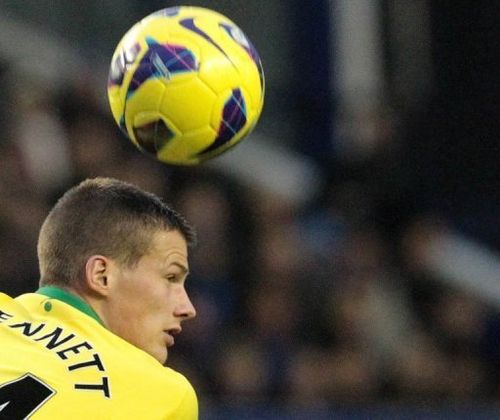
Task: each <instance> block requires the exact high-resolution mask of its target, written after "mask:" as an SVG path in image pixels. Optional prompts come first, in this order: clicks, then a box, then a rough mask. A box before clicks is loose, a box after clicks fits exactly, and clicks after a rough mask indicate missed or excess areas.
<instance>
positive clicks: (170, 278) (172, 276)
mask: <svg viewBox="0 0 500 420" xmlns="http://www.w3.org/2000/svg"><path fill="white" fill-rule="evenodd" d="M165 278H166V279H167V281H169V282H170V283H175V282H177V279H178V278H177V276H176V275H175V274H167V275H166V276H165Z"/></svg>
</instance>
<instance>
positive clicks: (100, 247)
mask: <svg viewBox="0 0 500 420" xmlns="http://www.w3.org/2000/svg"><path fill="white" fill-rule="evenodd" d="M161 230H163V231H178V232H180V233H181V235H182V236H183V237H184V239H185V240H186V242H187V245H188V247H191V246H192V245H194V242H195V240H196V238H195V232H194V230H193V228H192V227H191V226H190V225H189V224H188V222H187V221H186V220H185V219H184V217H183V216H181V215H180V214H179V213H177V212H176V211H175V210H173V209H172V208H170V207H169V206H168V205H166V204H165V203H164V202H163V201H162V200H161V199H160V198H159V197H157V196H156V195H154V194H151V193H149V192H146V191H143V190H141V189H140V188H138V187H136V186H134V185H131V184H128V183H126V182H122V181H119V180H116V179H112V178H94V179H87V180H85V181H83V182H82V183H80V184H79V185H77V186H75V187H73V188H71V189H69V190H68V191H67V192H66V193H65V194H64V195H63V196H62V197H61V198H60V199H59V200H58V202H57V203H56V204H55V206H54V207H53V208H52V210H51V211H50V213H49V214H48V216H47V218H46V219H45V221H44V223H43V225H42V227H41V229H40V234H39V238H38V261H39V267H40V285H42V286H43V285H49V284H52V285H61V286H68V285H71V284H75V283H74V282H78V281H79V280H80V279H83V278H84V272H85V264H86V262H87V260H88V258H89V257H91V256H92V255H103V256H106V257H108V258H112V259H114V260H115V261H117V262H118V263H119V264H121V265H123V266H125V267H132V266H134V265H135V264H136V263H137V262H138V261H139V260H140V258H141V257H142V256H144V255H146V254H147V253H148V252H149V248H150V246H151V240H152V236H153V235H154V234H155V233H156V232H158V231H161Z"/></svg>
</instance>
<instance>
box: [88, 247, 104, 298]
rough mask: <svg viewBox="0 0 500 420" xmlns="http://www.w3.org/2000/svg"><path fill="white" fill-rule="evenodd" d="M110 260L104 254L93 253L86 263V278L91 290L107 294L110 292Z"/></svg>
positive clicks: (99, 293)
mask: <svg viewBox="0 0 500 420" xmlns="http://www.w3.org/2000/svg"><path fill="white" fill-rule="evenodd" d="M109 269H110V261H109V260H108V259H107V258H106V257H104V256H102V255H93V256H91V257H90V258H89V259H88V260H87V263H86V264H85V280H86V283H87V286H88V288H89V289H90V290H92V291H93V292H95V293H97V294H98V295H101V296H103V295H107V294H108V292H109V284H108V271H109Z"/></svg>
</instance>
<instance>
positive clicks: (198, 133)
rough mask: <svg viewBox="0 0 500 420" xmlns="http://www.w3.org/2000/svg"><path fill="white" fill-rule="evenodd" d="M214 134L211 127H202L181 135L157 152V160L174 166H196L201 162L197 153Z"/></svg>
mask: <svg viewBox="0 0 500 420" xmlns="http://www.w3.org/2000/svg"><path fill="white" fill-rule="evenodd" d="M215 136H216V132H215V131H214V130H213V129H212V128H211V127H208V126H207V127H203V128H200V129H198V130H192V131H189V132H187V133H184V134H182V136H180V137H178V138H176V139H175V141H172V142H170V143H168V144H167V145H166V146H165V147H164V148H163V149H161V150H159V151H158V156H157V157H158V159H159V160H161V161H162V162H165V163H170V164H174V165H196V164H198V163H200V162H201V160H200V158H199V157H198V152H199V151H200V150H202V149H204V148H205V147H207V141H212V139H214V138H215Z"/></svg>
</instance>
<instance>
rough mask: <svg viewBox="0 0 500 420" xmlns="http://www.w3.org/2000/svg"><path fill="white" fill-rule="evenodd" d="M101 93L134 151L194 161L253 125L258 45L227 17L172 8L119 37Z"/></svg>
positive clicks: (257, 104) (258, 94) (258, 106)
mask: <svg viewBox="0 0 500 420" xmlns="http://www.w3.org/2000/svg"><path fill="white" fill-rule="evenodd" d="M108 99H109V103H110V106H111V111H112V113H113V117H114V119H115V121H116V122H117V124H118V125H119V127H120V128H121V130H122V131H123V132H124V133H125V134H126V136H127V137H128V138H130V140H131V141H132V142H133V143H134V144H135V145H136V146H137V147H138V148H139V149H140V150H141V151H143V152H145V153H148V154H151V155H153V156H154V157H155V158H156V159H158V160H160V161H162V162H165V163H169V164H174V165H196V164H198V163H200V162H203V161H205V160H207V159H211V158H213V157H215V156H217V155H219V154H220V153H222V152H224V151H226V150H228V149H230V148H231V147H233V146H234V145H236V144H237V143H239V142H240V141H241V140H242V139H243V138H244V137H245V136H247V135H248V134H249V133H250V132H251V131H252V129H253V128H254V127H255V125H256V123H257V121H258V119H259V116H260V114H261V111H262V106H263V103H264V72H263V69H262V64H261V61H260V58H259V55H258V53H257V50H256V49H255V48H254V46H253V45H252V43H251V42H250V41H249V39H248V38H247V37H246V36H245V34H244V33H243V32H242V31H241V29H239V28H238V27H237V26H236V25H235V24H234V23H233V22H232V21H231V20H229V19H228V18H227V17H225V16H223V15H222V14H220V13H217V12H214V11H212V10H209V9H205V8H200V7H184V6H181V7H172V8H167V9H163V10H159V11H158V12H155V13H153V14H151V15H149V16H147V17H145V18H144V19H142V20H141V21H140V22H138V23H136V24H135V25H134V26H133V27H132V28H130V30H129V31H128V32H127V33H126V34H125V35H124V36H123V38H122V39H121V41H120V42H119V44H118V46H117V47H116V50H115V52H114V54H113V58H112V61H111V66H110V71H109V77H108Z"/></svg>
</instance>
